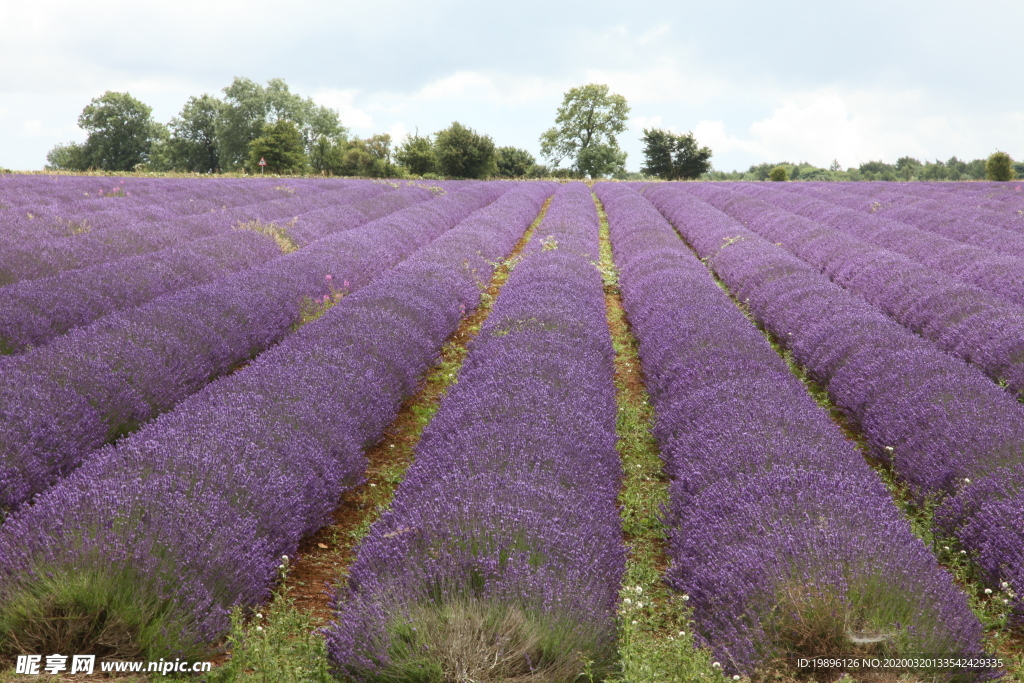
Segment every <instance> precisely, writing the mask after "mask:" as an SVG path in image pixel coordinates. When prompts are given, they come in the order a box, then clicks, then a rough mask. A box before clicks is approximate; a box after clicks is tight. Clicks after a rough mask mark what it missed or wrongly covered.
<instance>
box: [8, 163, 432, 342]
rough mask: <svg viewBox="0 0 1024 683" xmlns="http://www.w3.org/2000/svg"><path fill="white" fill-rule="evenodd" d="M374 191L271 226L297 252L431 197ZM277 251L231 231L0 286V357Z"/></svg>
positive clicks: (269, 241) (365, 188) (366, 188)
mask: <svg viewBox="0 0 1024 683" xmlns="http://www.w3.org/2000/svg"><path fill="white" fill-rule="evenodd" d="M379 187H380V186H379V185H372V184H369V183H367V184H364V185H362V186H360V187H357V188H350V189H349V190H348V191H347V192H346V193H345V197H346V198H347V200H350V201H349V203H344V204H338V205H330V206H326V207H320V208H316V209H310V210H309V211H307V212H305V213H301V214H299V215H297V216H294V217H293V218H292V219H291V220H289V221H288V222H287V223H286V224H285V225H284V226H276V228H277V230H278V231H279V234H281V235H284V236H285V237H286V238H287V239H288V240H289V241H290V242H291V243H292V244H294V245H296V246H300V247H301V246H305V245H307V244H309V243H311V242H314V241H316V240H318V239H320V238H322V237H326V236H327V235H329V234H332V233H335V232H340V231H342V230H350V229H352V228H355V227H358V226H360V225H362V224H364V223H366V222H369V221H370V220H373V219H376V218H379V217H381V216H384V215H387V214H388V213H390V212H392V211H395V210H398V209H401V208H405V207H407V206H409V205H410V204H411V203H416V202H419V201H426V200H427V199H429V198H430V197H431V195H430V194H429V192H428V191H426V190H423V189H421V188H402V189H400V190H397V191H393V192H389V193H386V194H382V193H381V190H380V189H379ZM290 208H292V209H296V210H298V209H301V208H309V207H308V206H303V205H301V204H295V205H292V206H291V207H290ZM246 210H249V207H246ZM249 227H250V228H260V229H263V230H265V231H266V229H267V228H275V226H274V225H273V224H272V223H271V224H269V225H265V226H264V225H258V224H254V223H250V224H249ZM278 247H279V245H277V244H276V243H275V240H274V238H273V237H271V236H270V234H260V233H258V232H255V231H253V230H237V229H236V230H231V231H230V232H228V233H227V234H222V235H217V236H214V237H207V238H200V239H196V240H191V241H186V242H185V243H184V244H183V245H181V246H179V247H170V248H167V249H161V250H159V251H155V252H151V253H147V254H140V255H138V256H134V257H128V258H120V259H115V260H113V261H107V262H105V263H101V264H98V265H95V266H92V267H90V268H83V269H79V270H65V271H62V272H61V273H58V274H57V275H52V276H50V277H41V278H37V279H32V280H22V281H21V282H18V283H15V284H11V285H7V286H6V287H0V353H11V352H19V351H24V350H26V349H28V348H31V347H35V346H39V345H40V344H44V343H46V342H48V341H50V340H51V339H53V338H55V337H57V336H59V335H61V334H64V333H65V332H67V331H68V330H70V329H72V328H75V327H80V326H82V325H86V324H88V323H90V322H92V321H93V320H96V319H97V318H99V317H101V316H103V315H107V314H108V313H111V312H113V311H117V310H122V309H126V308H131V307H133V306H139V305H141V304H143V303H146V302H147V301H151V300H152V299H155V298H157V297H159V296H162V295H165V294H170V293H172V292H176V291H178V290H181V289H184V288H186V287H193V286H197V285H201V284H204V283H207V282H211V281H213V280H215V279H217V278H218V277H220V276H223V275H226V274H228V273H232V272H235V271H239V270H245V269H247V268H251V267H253V266H255V265H258V264H259V263H264V262H266V261H269V260H270V259H272V258H274V257H277V256H280V255H281V250H280V249H279V248H278Z"/></svg>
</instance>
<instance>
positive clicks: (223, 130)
mask: <svg viewBox="0 0 1024 683" xmlns="http://www.w3.org/2000/svg"><path fill="white" fill-rule="evenodd" d="M224 98H225V105H224V108H223V110H222V112H221V116H220V118H219V120H218V123H217V147H218V151H219V157H220V163H221V166H222V167H223V168H224V169H226V170H233V169H237V168H239V167H241V166H243V165H244V164H245V162H246V160H247V159H248V153H249V143H250V142H252V141H253V140H255V139H256V138H257V137H259V136H260V135H261V134H262V131H263V128H264V126H266V125H268V124H273V123H276V122H277V121H279V120H286V121H291V122H292V123H293V124H294V125H295V126H296V130H298V131H299V135H300V137H301V139H302V142H303V147H304V149H305V151H306V153H307V154H309V153H312V152H313V147H314V145H316V144H317V141H318V140H319V139H320V138H321V137H325V138H327V139H328V140H329V141H330V142H332V143H335V144H336V143H338V142H341V141H344V139H345V135H346V133H347V131H346V129H345V127H344V126H342V125H341V119H340V118H339V115H338V112H337V111H335V110H334V109H329V108H327V107H323V106H318V105H317V104H316V103H315V102H313V100H312V99H310V98H308V97H307V98H306V99H303V98H302V97H300V96H299V95H296V94H294V93H292V92H291V91H290V90H289V89H288V84H287V83H285V82H284V80H283V79H280V78H272V79H270V80H269V81H267V85H266V87H264V86H262V85H260V84H259V83H256V82H255V81H252V80H250V79H248V78H241V77H236V78H235V80H234V81H232V83H231V85H229V86H227V87H226V88H224Z"/></svg>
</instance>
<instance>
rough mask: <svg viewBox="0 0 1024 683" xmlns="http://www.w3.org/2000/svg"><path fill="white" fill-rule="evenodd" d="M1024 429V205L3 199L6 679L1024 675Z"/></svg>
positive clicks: (942, 197) (227, 188)
mask: <svg viewBox="0 0 1024 683" xmlns="http://www.w3.org/2000/svg"><path fill="white" fill-rule="evenodd" d="M1022 401H1024V191H1022V190H1021V188H1020V187H1019V186H1016V185H1015V184H1014V183H982V182H972V183H913V184H903V183H810V182H807V183H739V182H735V183H709V182H693V183H626V182H623V183H615V182H599V183H596V184H593V185H592V186H588V185H586V184H583V183H580V182H575V183H566V184H558V183H553V182H543V181H528V182H527V181H523V182H515V181H490V182H484V181H436V180H430V181H427V180H422V181H419V180H414V181H408V180H405V181H379V180H377V181H370V180H355V179H351V180H350V179H344V180H339V179H291V178H289V179H281V178H267V179H262V178H260V179H247V178H236V179H202V178H195V179H187V178H180V179H172V178H141V177H126V178H113V177H76V176H55V177H51V176H18V175H4V176H0V671H2V669H3V667H5V666H6V665H7V664H8V663H10V664H13V662H14V661H15V659H16V658H17V656H18V655H25V654H29V655H43V656H44V657H45V656H46V655H50V654H53V653H63V654H65V655H68V654H76V653H82V654H96V655H97V656H99V657H101V658H108V659H118V660H127V659H140V660H141V659H149V660H155V659H159V658H169V659H173V658H192V659H197V660H198V659H214V658H217V661H218V662H219V663H220V664H221V666H220V667H219V668H215V669H214V672H213V674H212V677H211V678H209V680H211V681H216V680H249V679H252V680H296V681H299V680H303V681H306V680H309V681H313V680H331V679H340V680H352V681H380V682H383V681H396V682H397V681H410V682H412V681H422V682H428V681H430V682H433V681H437V682H441V681H452V682H455V681H459V682H468V681H523V682H524V683H525V682H527V681H551V682H563V681H564V682H565V683H570V682H573V681H594V680H607V681H663V682H666V683H667V682H668V681H694V680H707V681H713V680H752V681H762V680H763V681H769V680H771V681H776V680H781V681H788V680H819V681H832V680H839V679H840V676H841V675H846V676H847V678H846V680H871V681H897V680H905V681H912V680H941V681H953V680H956V681H974V680H992V679H995V678H998V677H1000V676H1004V677H1007V678H1006V679H1007V680H1020V678H1019V677H1020V676H1024V668H1022V662H1024V654H1022V653H1024V406H1022V404H1021V403H1022ZM403 425H407V426H403ZM403 429H405V430H406V431H402V430H403ZM324 581H327V582H328V583H329V588H328V589H327V592H324V587H323V582H324ZM289 596H292V597H289ZM296 596H297V597H298V598H301V600H299V601H298V602H296V601H295V600H296ZM303 601H305V602H303ZM296 604H298V605H299V607H297V608H296V607H295V605H296ZM278 605H284V607H282V608H281V609H285V608H287V609H290V610H292V611H293V612H295V610H297V613H295V614H292V615H291V616H290V617H289V619H290V621H288V625H287V626H283V625H281V623H278V622H275V621H273V620H272V619H268V618H267V617H265V616H264V614H263V612H267V613H268V614H272V613H273V614H277V613H278V612H279V608H278V607H276V606H278ZM303 605H306V607H303ZM317 615H321V616H317ZM282 623H283V622H282ZM275 629H277V630H275ZM280 629H285V630H286V631H287V632H285V633H284V636H283V637H282V640H281V642H287V643H291V644H292V645H288V647H293V644H294V642H296V641H297V639H298V640H302V639H303V638H305V639H308V640H309V642H310V643H312V645H310V647H311V648H312V649H311V650H310V652H309V653H306V655H303V657H305V658H304V659H302V661H301V662H298V663H296V662H297V661H298V660H289V662H290V663H282V662H284V660H285V659H287V658H288V657H289V656H290V655H279V657H280V658H283V659H281V661H276V663H275V662H271V661H270V656H269V655H268V654H267V652H268V651H269V649H270V648H271V643H272V642H276V641H272V640H271V639H270V635H268V634H270V633H276V632H278V631H279V630H280ZM287 629H290V631H289V630H287ZM300 632H301V633H300ZM302 642H305V640H303V641H302ZM261 647H262V648H263V650H260V652H261V654H260V655H259V656H258V657H256V658H255V659H245V658H246V657H250V656H251V655H252V653H253V652H256V651H257V650H259V648H261ZM307 655H308V656H307ZM814 656H821V657H827V658H833V659H845V660H847V662H849V660H851V659H858V660H861V662H863V660H865V659H866V660H869V661H873V660H878V661H880V662H886V661H891V662H892V664H891V665H888V664H879V665H873V667H872V666H869V667H865V666H864V665H863V663H861V664H849V663H847V665H846V666H836V667H832V668H829V667H824V668H822V667H818V668H810V667H809V666H808V665H806V664H800V663H799V661H800V660H801V659H810V658H813V657H814ZM942 660H952V661H949V662H943V661H942ZM274 667H279V669H275V668H274ZM272 670H273V671H278V673H276V674H271V673H268V672H270V671H272ZM261 672H262V673H261ZM282 672H284V673H282ZM844 672H845V674H844ZM260 676H263V678H260ZM318 676H319V677H318ZM901 676H902V677H903V678H900V677H901ZM0 680H6V679H3V678H2V674H0ZM17 680H20V679H17Z"/></svg>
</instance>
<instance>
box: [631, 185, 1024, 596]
mask: <svg viewBox="0 0 1024 683" xmlns="http://www.w3.org/2000/svg"><path fill="white" fill-rule="evenodd" d="M644 194H645V196H646V197H647V198H648V199H650V201H651V202H652V203H653V204H654V205H655V206H656V207H658V209H659V210H660V211H661V212H662V213H663V214H664V215H665V217H666V218H668V219H669V221H670V222H671V223H672V224H673V225H674V226H675V227H676V229H677V230H679V231H680V233H681V234H682V235H683V237H684V238H685V239H687V240H688V241H689V242H690V244H691V246H692V247H693V248H694V250H695V251H696V252H697V254H698V255H699V256H700V257H701V258H702V259H704V260H705V261H706V262H707V264H708V265H709V266H710V267H711V268H712V269H713V270H714V271H715V272H716V273H717V274H718V276H719V277H721V278H722V280H723V281H724V282H725V284H726V285H727V286H728V287H729V288H730V289H731V291H732V292H733V293H734V294H735V295H736V297H737V298H738V299H739V300H740V301H741V302H742V303H743V304H744V305H745V306H746V307H747V308H748V309H749V311H750V314H751V315H752V316H753V317H754V318H755V319H756V320H757V321H758V322H759V323H760V324H762V325H763V326H764V327H765V328H766V329H767V330H768V331H769V332H770V333H771V334H772V335H773V336H774V337H775V338H776V339H778V340H780V343H782V344H783V345H784V346H785V347H786V348H787V349H788V350H790V351H791V353H792V357H793V360H794V361H795V362H796V363H798V364H799V365H800V366H802V367H804V368H805V369H806V370H807V372H808V374H809V375H810V376H811V378H812V379H813V380H815V381H816V382H818V383H819V384H821V385H822V386H823V387H824V388H825V389H826V390H827V392H828V395H829V398H830V399H831V401H832V402H833V403H834V404H836V405H837V406H839V407H840V408H841V409H842V410H843V411H844V412H845V413H846V414H847V416H848V417H849V418H850V419H852V420H853V421H854V422H856V423H857V424H858V425H859V427H860V429H861V430H862V431H863V433H864V435H865V437H866V440H867V445H868V447H869V449H870V453H871V456H872V457H873V458H875V459H876V460H877V461H879V462H881V463H884V464H885V465H886V466H887V467H889V468H891V470H892V471H893V472H895V474H896V475H897V477H898V478H899V480H900V481H901V483H902V484H903V485H904V486H905V487H906V489H907V492H908V494H909V495H910V496H912V497H913V498H914V499H915V500H916V501H917V502H918V503H919V504H921V505H922V506H927V505H934V504H936V503H939V502H941V508H940V510H941V509H942V508H948V509H956V507H957V506H958V503H957V502H956V501H957V500H958V499H960V496H962V495H964V493H965V492H969V491H970V490H971V488H973V487H975V486H981V485H982V484H983V483H985V482H987V484H986V486H989V487H992V488H990V489H989V491H991V490H993V489H998V490H1001V491H1003V492H1004V493H1003V494H1001V495H1000V496H998V497H996V500H993V503H996V502H997V500H998V499H1002V500H1010V499H1012V498H1013V496H1014V495H1015V491H1016V490H1017V486H1016V484H1015V481H1014V480H1013V479H1008V478H1006V477H1005V476H1004V475H1005V472H1006V471H1007V469H1012V468H1016V467H1018V466H1019V465H1020V463H1021V462H1022V460H1024V415H1022V413H1021V409H1020V405H1019V404H1018V403H1017V402H1016V401H1014V400H1013V398H1012V397H1010V396H1009V395H1008V394H1006V393H1005V392H1003V391H1002V390H1001V389H1000V388H999V387H997V386H996V385H995V384H993V383H992V382H990V381H989V380H988V379H987V378H985V377H984V376H983V375H981V374H980V372H978V371H977V370H976V369H974V368H973V367H971V366H969V365H967V364H966V363H964V362H963V361H961V360H959V359H956V358H952V357H950V356H948V355H946V354H944V353H942V352H940V351H938V350H937V349H936V348H935V347H934V346H933V345H931V344H930V343H929V342H927V341H925V340H923V339H921V338H920V337H918V336H916V335H914V334H913V333H911V332H910V331H908V330H907V329H906V328H904V327H902V326H900V325H899V324H897V323H896V322H894V321H892V320H891V319H889V318H888V317H886V316H885V315H883V314H882V313H881V312H879V311H878V310H876V309H874V308H873V307H872V306H870V305H869V304H867V303H866V302H865V301H863V300H862V299H860V298H859V297H855V296H853V295H851V294H850V293H848V292H847V291H845V290H843V289H841V288H840V287H838V286H837V285H835V284H833V283H831V282H829V281H828V279H827V278H825V277H824V276H823V275H822V274H821V273H819V272H818V271H817V270H816V269H815V268H813V267H811V266H808V265H807V264H806V263H803V262H802V261H800V260H799V259H797V258H796V257H794V256H792V255H791V254H789V253H787V252H786V251H785V250H783V249H782V248H780V247H778V246H776V245H774V244H772V243H771V242H768V241H766V240H764V239H763V238H761V237H760V236H758V235H756V234H755V233H753V232H751V231H749V230H747V229H746V228H744V227H743V226H742V225H740V224H739V223H738V222H736V221H735V220H732V219H730V218H729V217H727V216H725V215H724V214H722V213H721V212H720V211H718V210H716V209H715V208H713V207H712V206H710V205H709V204H707V203H705V202H703V201H701V200H699V199H697V198H696V197H693V196H692V195H690V194H689V193H688V192H686V191H680V190H677V189H674V188H669V187H653V186H652V187H650V188H648V189H645V191H644ZM962 500H968V499H966V498H964V499H962ZM973 509H974V508H972V507H970V506H965V507H964V508H963V510H964V515H961V516H953V517H952V521H951V523H953V524H956V525H959V526H963V525H964V523H965V522H966V521H967V520H969V518H970V514H971V513H972V510H973ZM944 514H945V513H943V514H939V513H938V512H937V513H936V520H939V519H941V518H943V515H944ZM937 528H938V527H937ZM977 530H978V531H983V532H984V533H977V534H975V535H973V536H968V535H967V534H958V536H957V538H959V540H960V543H961V544H962V545H963V548H964V549H965V553H967V555H968V557H981V555H982V554H983V550H982V549H984V548H991V549H993V551H994V552H999V551H998V550H997V549H999V548H1004V549H1009V548H1014V547H1016V548H1019V547H1021V544H1022V542H1024V538H1022V536H1021V533H1022V532H1021V531H1020V530H1019V529H1018V528H1015V527H1008V526H1003V525H991V526H988V527H981V526H979V527H977ZM1003 552H1005V550H1004V551H1003ZM1013 558H1014V555H1012V554H1011V555H1009V556H1007V557H1006V558H1005V559H1006V562H1005V563H998V562H991V561H990V562H989V566H996V565H998V566H999V567H1000V568H999V569H998V571H997V572H996V573H995V574H993V575H989V576H988V581H990V582H991V583H990V587H991V588H992V589H993V590H994V589H995V588H997V587H999V585H1000V584H1001V582H1003V581H1006V582H1008V583H1009V584H1010V589H1011V590H1012V591H1013V592H1014V594H1015V595H1016V596H1018V597H1016V598H1013V599H1012V600H1011V602H1010V604H1009V605H1008V606H1007V607H1008V613H1012V614H1016V615H1020V614H1024V602H1022V601H1021V599H1020V597H1019V596H1020V595H1021V594H1022V592H1024V591H1022V589H1024V586H1022V585H1020V584H1018V583H1016V582H1018V581H1020V577H1019V574H1018V570H1016V569H1013V568H1012V562H1013V561H1014V560H1013Z"/></svg>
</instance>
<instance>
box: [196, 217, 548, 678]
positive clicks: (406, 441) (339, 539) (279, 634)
mask: <svg viewBox="0 0 1024 683" xmlns="http://www.w3.org/2000/svg"><path fill="white" fill-rule="evenodd" d="M549 201H550V200H549ZM547 207H548V203H545V204H544V206H543V208H542V209H541V212H540V214H539V215H538V216H537V218H536V219H535V220H534V222H533V223H532V225H531V226H530V228H529V229H528V230H527V231H526V233H525V234H524V235H523V237H522V238H521V239H520V241H519V242H518V244H517V245H516V247H515V248H514V249H513V251H512V253H511V254H510V255H509V256H508V257H507V258H505V259H503V260H502V261H500V262H499V263H498V264H497V267H496V268H495V270H494V273H493V275H492V277H491V280H490V282H489V283H480V287H481V302H480V305H479V306H478V307H477V309H476V310H475V311H473V312H472V313H471V314H469V315H467V316H466V317H465V318H464V319H463V320H462V322H461V324H460V326H459V328H458V330H456V332H455V333H454V334H453V335H452V336H451V337H450V338H449V339H448V341H447V342H446V343H445V345H444V347H443V348H442V351H441V358H440V360H439V361H438V362H437V363H436V364H435V365H434V366H433V367H431V368H430V369H429V370H428V371H427V373H426V375H425V376H424V379H423V381H422V383H421V386H420V388H419V390H418V391H417V393H416V394H414V395H413V396H412V397H410V398H409V399H408V400H407V401H406V402H405V403H404V404H403V406H402V408H401V410H400V412H399V414H398V416H397V417H396V418H395V419H394V421H393V422H392V423H391V425H389V427H388V428H387V429H386V430H385V433H384V437H383V438H382V439H381V441H380V442H379V443H378V444H377V445H376V446H374V447H373V448H372V449H370V450H369V451H368V452H367V459H368V461H369V466H368V468H367V472H366V482H365V483H364V484H363V485H362V486H360V487H358V488H356V489H354V490H352V491H350V492H349V493H347V494H346V495H345V497H344V498H343V499H342V501H341V503H340V505H339V506H338V508H337V509H336V511H335V513H334V520H333V522H332V523H331V524H329V525H328V526H326V527H324V528H322V529H321V530H320V531H318V532H317V533H316V534H314V535H312V536H311V537H309V538H306V539H305V540H304V541H303V542H302V544H301V546H300V548H299V555H298V559H297V560H296V561H295V562H294V564H293V565H292V566H291V567H289V568H288V569H287V570H286V572H284V574H285V576H284V577H283V580H282V583H281V585H280V587H279V588H278V590H277V592H276V595H275V598H274V600H273V601H272V602H271V603H270V604H269V605H267V606H266V607H265V608H264V609H262V610H260V611H259V612H255V613H253V612H249V613H248V614H245V613H243V612H242V611H240V610H239V611H237V612H236V613H235V615H234V618H233V622H232V623H233V627H232V630H231V634H230V635H229V636H228V643H227V649H228V650H230V652H231V656H230V658H225V661H224V662H223V663H222V665H221V666H220V667H218V668H216V669H214V672H213V674H212V676H211V677H210V678H209V680H210V681H211V682H217V683H219V682H221V681H224V682H227V681H238V680H243V681H252V682H253V683H263V682H264V681H267V682H268V683H270V682H274V683H278V682H279V683H290V682H293V681H294V682H295V683H298V682H300V681H301V682H303V683H318V682H321V681H322V682H324V683H326V682H327V681H333V680H334V679H332V678H331V677H330V675H329V674H328V669H327V654H326V648H325V646H324V640H323V637H322V636H321V635H320V633H319V631H318V629H319V628H320V627H323V626H325V625H326V624H327V623H328V622H329V620H330V618H331V613H330V606H329V593H328V592H327V584H329V583H334V582H336V581H339V580H344V578H345V576H346V573H347V569H348V567H349V565H350V564H351V562H352V560H353V559H355V552H356V548H357V546H358V544H359V542H360V541H361V540H362V538H363V537H364V536H365V535H366V534H367V532H368V531H369V529H370V527H371V526H372V525H373V523H374V522H375V521H376V520H377V519H378V518H379V517H380V515H381V514H382V513H383V512H384V511H386V510H387V509H388V507H389V505H390V503H391V499H392V497H393V495H394V491H395V489H396V488H397V486H398V484H399V483H400V482H401V481H402V478H403V477H404V475H405V471H406V469H407V468H408V467H409V465H410V464H411V463H412V459H413V450H414V449H415V447H416V444H417V443H418V442H419V438H420V435H421V434H422V433H423V429H424V427H426V425H427V424H428V423H429V422H430V420H431V418H433V416H434V413H435V412H437V408H438V406H439V404H440V401H441V399H442V398H443V397H444V395H445V393H446V392H447V390H448V387H449V386H450V385H452V384H454V383H455V382H457V381H458V373H459V369H460V368H461V366H462V362H463V360H464V359H465V357H466V354H467V353H468V347H469V343H470V342H471V341H472V339H473V338H474V337H475V336H476V335H477V333H478V332H479V331H480V328H481V326H482V325H483V323H484V321H485V320H486V319H487V316H488V315H489V314H490V310H491V306H492V305H493V303H494V300H495V299H496V298H497V296H498V293H499V291H500V290H501V287H502V285H504V283H505V281H506V280H507V279H508V276H509V274H510V273H511V271H512V268H513V267H514V266H515V264H516V263H518V262H519V259H520V252H521V251H522V249H523V247H525V246H526V243H527V242H528V241H529V239H530V237H531V236H532V234H533V231H534V230H535V229H536V227H537V225H539V224H540V221H541V220H542V219H543V217H544V214H545V213H546V212H547Z"/></svg>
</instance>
